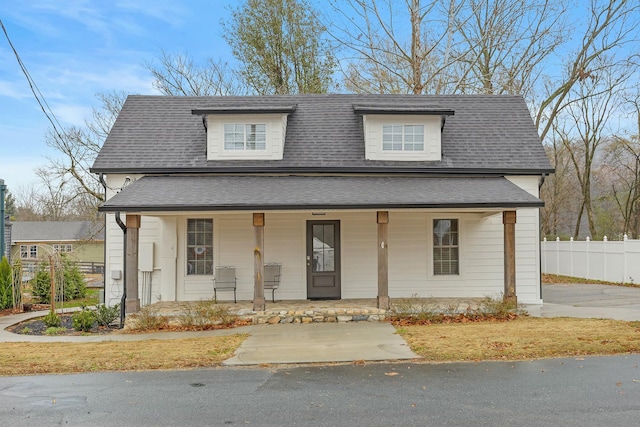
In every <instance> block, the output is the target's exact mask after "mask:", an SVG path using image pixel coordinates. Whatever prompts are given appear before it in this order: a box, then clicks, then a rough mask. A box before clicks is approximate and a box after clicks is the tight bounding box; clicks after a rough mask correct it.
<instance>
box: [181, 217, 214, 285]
mask: <svg viewBox="0 0 640 427" xmlns="http://www.w3.org/2000/svg"><path fill="white" fill-rule="evenodd" d="M187 274H188V275H206V274H213V220H212V219H207V218H196V219H187Z"/></svg>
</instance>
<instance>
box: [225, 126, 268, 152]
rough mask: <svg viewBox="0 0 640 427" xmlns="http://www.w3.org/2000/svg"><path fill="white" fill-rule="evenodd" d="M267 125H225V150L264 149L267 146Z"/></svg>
mask: <svg viewBox="0 0 640 427" xmlns="http://www.w3.org/2000/svg"><path fill="white" fill-rule="evenodd" d="M266 129H267V126H266V124H264V123H261V124H227V123H225V125H224V149H225V150H264V149H266V147H267V130H266Z"/></svg>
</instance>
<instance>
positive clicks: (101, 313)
mask: <svg viewBox="0 0 640 427" xmlns="http://www.w3.org/2000/svg"><path fill="white" fill-rule="evenodd" d="M94 315H95V318H96V322H97V323H98V325H100V326H109V325H110V324H111V323H112V322H113V321H114V320H116V319H117V318H118V316H119V315H120V304H116V305H114V306H112V307H107V306H106V305H104V304H98V305H97V306H96V311H95V312H94Z"/></svg>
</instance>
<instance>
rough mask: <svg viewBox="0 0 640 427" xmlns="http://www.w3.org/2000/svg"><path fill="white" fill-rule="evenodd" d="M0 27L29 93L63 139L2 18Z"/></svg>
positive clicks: (55, 119)
mask: <svg viewBox="0 0 640 427" xmlns="http://www.w3.org/2000/svg"><path fill="white" fill-rule="evenodd" d="M0 27H2V31H3V32H4V35H5V37H6V38H7V41H8V42H9V46H11V50H13V54H14V55H15V56H16V60H17V61H18V65H19V66H20V69H21V70H22V73H23V74H24V75H25V77H26V78H27V83H29V88H30V89H31V93H33V96H34V97H35V98H36V101H37V102H38V105H40V109H41V110H42V112H43V113H44V115H45V116H46V117H47V119H48V120H49V123H51V126H53V130H54V132H55V133H56V135H57V136H58V138H60V140H64V138H63V137H62V134H61V133H60V131H59V130H58V127H60V128H62V125H61V124H60V122H59V121H58V119H57V118H56V115H55V114H53V110H51V107H49V104H47V101H46V100H45V99H44V95H42V92H40V89H39V88H38V85H37V84H36V82H35V80H33V78H32V77H31V74H29V71H28V70H27V67H26V66H25V65H24V63H23V62H22V59H20V55H18V51H17V50H16V48H15V47H14V46H13V43H11V39H10V38H9V34H8V33H7V29H6V28H5V27H4V24H3V23H2V20H0ZM45 106H46V108H45ZM56 123H57V124H58V126H57V127H56Z"/></svg>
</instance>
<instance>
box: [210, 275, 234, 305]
mask: <svg viewBox="0 0 640 427" xmlns="http://www.w3.org/2000/svg"><path fill="white" fill-rule="evenodd" d="M236 281H237V280H236V268H235V267H234V266H231V265H220V266H218V267H216V275H215V276H214V278H213V299H214V301H216V302H218V291H231V290H232V291H233V302H234V304H235V303H237V302H238V301H237V300H236Z"/></svg>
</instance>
